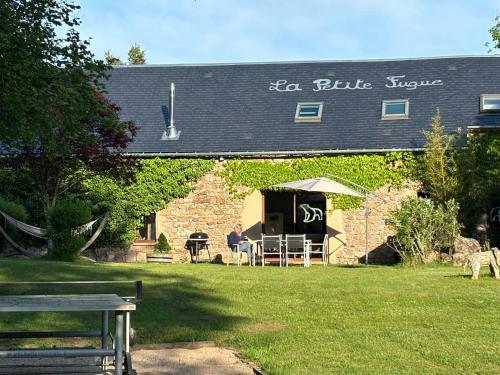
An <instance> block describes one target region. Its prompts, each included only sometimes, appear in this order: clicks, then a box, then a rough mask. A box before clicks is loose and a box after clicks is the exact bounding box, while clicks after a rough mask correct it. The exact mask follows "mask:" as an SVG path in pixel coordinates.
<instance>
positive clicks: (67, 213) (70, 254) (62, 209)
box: [49, 199, 92, 261]
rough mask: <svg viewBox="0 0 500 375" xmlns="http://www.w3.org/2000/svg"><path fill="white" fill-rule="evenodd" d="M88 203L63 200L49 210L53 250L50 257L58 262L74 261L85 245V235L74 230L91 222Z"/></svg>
mask: <svg viewBox="0 0 500 375" xmlns="http://www.w3.org/2000/svg"><path fill="white" fill-rule="evenodd" d="M91 217H92V214H91V209H90V206H89V205H88V203H86V202H84V201H81V200H78V199H62V200H61V201H59V202H58V203H57V204H56V205H55V206H54V207H52V208H51V209H50V210H49V238H51V239H52V242H53V248H52V249H50V250H49V257H50V258H53V259H57V260H65V261H73V260H76V259H77V258H78V255H79V254H78V251H79V250H80V249H81V247H82V246H83V245H84V244H85V238H84V236H83V234H78V233H75V232H74V230H75V229H76V228H78V227H80V226H81V225H83V224H86V223H88V222H89V221H90V220H91Z"/></svg>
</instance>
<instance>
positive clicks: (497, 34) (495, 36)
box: [486, 15, 500, 52]
mask: <svg viewBox="0 0 500 375" xmlns="http://www.w3.org/2000/svg"><path fill="white" fill-rule="evenodd" d="M488 31H489V32H490V35H491V40H492V42H493V45H491V44H490V43H486V46H487V47H489V48H490V52H492V51H493V50H494V49H500V15H497V16H496V17H495V25H493V26H492V27H491V28H490V29H489V30H488Z"/></svg>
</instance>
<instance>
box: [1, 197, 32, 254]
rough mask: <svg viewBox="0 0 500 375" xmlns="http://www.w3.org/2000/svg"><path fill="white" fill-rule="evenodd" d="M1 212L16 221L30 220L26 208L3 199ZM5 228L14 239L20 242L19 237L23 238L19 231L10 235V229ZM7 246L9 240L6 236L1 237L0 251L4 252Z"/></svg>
mask: <svg viewBox="0 0 500 375" xmlns="http://www.w3.org/2000/svg"><path fill="white" fill-rule="evenodd" d="M0 211H3V212H5V213H6V214H7V215H9V216H12V217H13V218H14V219H17V220H20V221H23V222H26V221H27V219H28V211H26V208H25V207H24V206H23V205H21V204H18V203H14V202H11V201H9V200H7V199H5V198H3V197H0ZM8 227H9V226H6V227H5V230H6V231H8V232H9V235H11V237H13V238H14V240H18V239H19V238H18V237H21V233H20V232H19V231H15V232H14V233H10V230H9V228H8ZM6 245H7V240H6V239H5V238H4V236H2V235H0V251H2V250H3V249H4V248H5V246H6Z"/></svg>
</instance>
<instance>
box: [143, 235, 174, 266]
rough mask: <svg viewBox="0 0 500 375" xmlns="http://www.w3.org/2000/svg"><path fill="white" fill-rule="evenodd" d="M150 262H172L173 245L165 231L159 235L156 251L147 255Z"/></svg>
mask: <svg viewBox="0 0 500 375" xmlns="http://www.w3.org/2000/svg"><path fill="white" fill-rule="evenodd" d="M147 260H148V262H157V263H172V247H171V246H170V244H169V243H168V240H167V237H165V235H164V234H163V233H160V235H159V236H158V241H157V242H156V245H155V247H154V252H153V253H151V254H148V255H147Z"/></svg>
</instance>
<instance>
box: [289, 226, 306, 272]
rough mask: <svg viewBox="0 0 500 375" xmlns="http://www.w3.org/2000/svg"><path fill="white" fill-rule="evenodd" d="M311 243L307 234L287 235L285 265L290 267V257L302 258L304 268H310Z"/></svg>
mask: <svg viewBox="0 0 500 375" xmlns="http://www.w3.org/2000/svg"><path fill="white" fill-rule="evenodd" d="M308 247H309V242H308V241H307V240H306V235H305V234H287V235H286V237H285V264H286V266H287V267H288V262H289V259H290V255H292V256H293V257H294V258H295V257H296V256H297V255H300V256H301V257H302V262H303V263H304V267H307V266H309V260H308V259H309V251H308V250H309V249H308Z"/></svg>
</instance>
